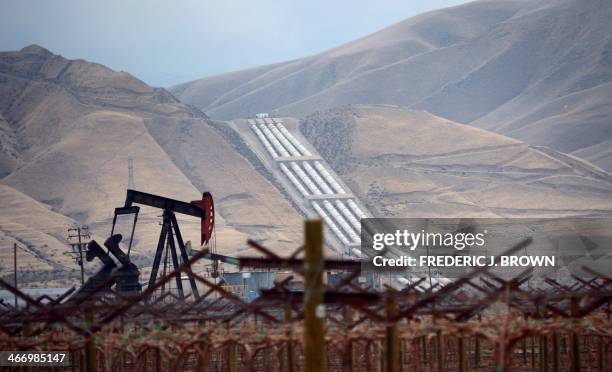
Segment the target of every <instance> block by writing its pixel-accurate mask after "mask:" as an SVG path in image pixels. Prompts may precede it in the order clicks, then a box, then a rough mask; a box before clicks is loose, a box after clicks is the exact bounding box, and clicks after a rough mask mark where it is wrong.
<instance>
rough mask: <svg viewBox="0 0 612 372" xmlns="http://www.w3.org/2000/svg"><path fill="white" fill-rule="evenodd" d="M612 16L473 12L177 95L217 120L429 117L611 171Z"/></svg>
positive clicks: (570, 8)
mask: <svg viewBox="0 0 612 372" xmlns="http://www.w3.org/2000/svg"><path fill="white" fill-rule="evenodd" d="M611 15H612V3H611V2H609V1H607V0H594V1H587V2H585V1H579V0H551V1H546V2H541V1H537V0H501V1H476V2H472V3H468V4H465V5H462V6H457V7H452V8H448V9H442V10H438V11H434V12H429V13H425V14H423V15H420V16H417V17H413V18H410V19H408V20H405V21H403V22H400V23H398V24H395V25H393V26H391V27H388V28H386V29H384V30H382V31H380V32H377V33H375V34H372V35H370V36H367V37H364V38H362V39H359V40H356V41H354V42H351V43H348V44H345V45H342V46H340V47H338V48H335V49H332V50H329V51H326V52H323V53H321V54H318V55H315V56H311V57H307V58H303V59H298V60H293V61H289V62H285V63H279V64H276V65H270V66H263V67H260V68H256V69H250V70H246V71H239V72H235V73H230V74H225V75H221V76H215V77H210V78H204V79H201V80H197V81H194V82H190V83H186V84H182V85H179V86H176V87H173V88H171V91H173V92H174V93H175V94H177V96H178V97H179V98H180V99H181V100H183V101H185V102H188V103H192V104H194V105H196V106H197V107H199V108H201V109H203V110H204V111H205V112H207V114H209V115H211V117H214V118H233V117H243V116H247V115H252V114H253V113H254V112H262V111H267V112H275V113H278V114H279V115H280V114H284V115H290V116H304V115H307V114H308V113H311V112H314V111H317V110H323V109H328V108H333V107H339V106H342V105H345V104H360V103H364V104H370V103H374V104H377V103H384V104H394V105H400V106H407V107H414V108H424V109H426V110H427V111H429V112H432V113H434V114H435V115H438V116H442V117H445V118H448V119H450V120H452V121H456V122H461V123H465V124H472V125H474V126H477V127H481V128H485V129H489V130H493V131H495V132H498V133H501V134H505V135H508V136H511V137H513V138H517V139H520V140H522V141H525V142H527V143H529V144H534V145H543V146H548V147H552V148H554V149H556V150H558V151H562V152H566V153H575V154H577V155H580V156H584V157H585V158H586V159H588V160H591V161H593V162H594V163H596V164H598V165H600V166H602V167H604V168H606V169H612V160H611V159H612V157H611V155H610V151H609V150H608V148H609V146H607V145H608V144H609V143H608V142H607V141H609V140H610V139H611V138H612V129H611V128H612V127H611V125H612V124H611V121H610V120H609V118H610V117H611V116H612V111H610V110H611V109H610V107H612V105H610V99H611V98H610V97H612V94H611V93H612V92H611V91H610V89H611V87H612V85H611V84H612V83H610V82H611V81H612V59H611V57H610V56H612V22H609V20H610V16H611ZM212 92H214V93H212ZM211 93H212V94H211Z"/></svg>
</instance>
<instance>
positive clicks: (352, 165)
mask: <svg viewBox="0 0 612 372" xmlns="http://www.w3.org/2000/svg"><path fill="white" fill-rule="evenodd" d="M300 130H301V131H302V132H303V134H304V135H305V136H306V137H307V138H309V140H310V141H311V142H312V143H313V144H314V146H315V147H316V148H317V149H318V150H319V151H320V152H321V153H322V155H323V156H324V157H325V158H326V159H327V160H328V161H329V162H330V164H331V165H332V166H333V167H334V168H335V170H336V171H337V172H339V173H340V175H341V176H342V178H343V179H344V181H345V182H347V183H348V184H349V185H350V186H351V188H352V190H353V191H354V192H356V193H357V194H358V195H359V196H360V197H361V198H363V200H364V201H365V202H366V203H367V205H368V207H369V208H370V210H371V211H372V212H373V213H374V214H375V215H377V216H380V217H384V216H388V217H391V216H393V217H460V216H461V217H467V216H472V217H477V216H479V217H555V216H566V215H576V216H594V215H610V214H611V213H612V177H611V176H610V174H609V173H607V172H605V171H603V170H601V169H600V168H598V167H596V166H593V165H592V164H589V163H587V162H584V161H582V160H580V159H577V158H573V157H570V156H567V155H564V154H560V153H557V152H555V151H553V150H550V149H547V148H534V147H531V146H528V145H526V144H525V143H523V142H520V141H517V140H514V139H510V138H508V137H504V136H501V135H498V134H495V133H491V132H488V131H485V130H482V129H477V128H473V127H470V126H466V125H461V124H458V123H453V122H450V121H448V120H446V119H443V118H440V117H437V116H434V115H431V114H429V113H427V112H424V111H417V110H410V109H405V108H401V107H397V106H389V105H353V106H349V107H344V108H342V109H335V110H330V111H324V112H319V113H315V114H312V115H310V116H308V117H307V118H306V119H305V120H304V121H303V122H302V124H301V126H300Z"/></svg>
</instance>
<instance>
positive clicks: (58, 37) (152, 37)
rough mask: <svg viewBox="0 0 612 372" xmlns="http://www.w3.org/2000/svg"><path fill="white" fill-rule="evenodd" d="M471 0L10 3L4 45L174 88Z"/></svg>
mask: <svg viewBox="0 0 612 372" xmlns="http://www.w3.org/2000/svg"><path fill="white" fill-rule="evenodd" d="M464 2H466V1H465V0H377V1H372V0H369V1H366V0H302V1H297V0H242V1H238V0H217V1H212V0H185V1H183V0H165V1H163V0H142V1H135V0H0V50H16V49H21V48H22V47H24V46H26V45H29V44H39V45H41V46H43V47H45V48H47V49H50V50H51V51H52V52H55V53H58V54H61V55H63V56H65V57H67V58H84V59H87V60H89V61H94V62H98V63H102V64H104V65H106V66H109V67H111V68H113V69H115V70H124V71H128V72H130V73H132V74H133V75H136V76H137V77H139V78H140V79H142V80H144V81H146V82H147V83H149V84H152V85H157V86H168V85H172V84H176V83H180V82H184V81H188V80H193V79H197V78H201V77H204V76H208V75H214V74H219V73H223V72H227V71H233V70H238V69H243V68H247V67H252V66H257V65H261V64H267V63H272V62H280V61H284V60H288V59H293V58H299V57H303V56H306V55H309V54H314V53H317V52H320V51H323V50H325V49H328V48H332V47H335V46H337V45H339V44H342V43H344V42H347V41H351V40H353V39H355V38H358V37H361V36H365V35H367V34H369V33H371V32H374V31H377V30H379V29H381V28H384V27H386V26H388V25H390V24H393V23H395V22H398V21H401V20H403V19H405V18H409V17H411V16H413V15H416V14H419V13H422V12H425V11H428V10H433V9H438V8H443V7H446V6H452V5H457V4H460V3H464Z"/></svg>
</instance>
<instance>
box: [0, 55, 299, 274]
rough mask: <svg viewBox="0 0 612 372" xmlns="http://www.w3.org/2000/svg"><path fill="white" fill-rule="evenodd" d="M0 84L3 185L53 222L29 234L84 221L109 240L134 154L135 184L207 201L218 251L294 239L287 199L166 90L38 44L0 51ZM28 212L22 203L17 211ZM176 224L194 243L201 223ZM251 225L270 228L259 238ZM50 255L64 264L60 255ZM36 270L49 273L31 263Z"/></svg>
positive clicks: (150, 231) (150, 243) (150, 224)
mask: <svg viewBox="0 0 612 372" xmlns="http://www.w3.org/2000/svg"><path fill="white" fill-rule="evenodd" d="M0 80H1V81H2V84H0V114H1V115H2V119H3V120H2V121H1V122H0V141H1V142H0V143H1V146H0V149H1V150H2V151H1V152H0V154H1V155H2V157H0V166H2V169H1V171H2V173H3V174H4V175H5V176H4V177H3V178H2V180H1V183H2V184H3V185H6V186H4V187H10V188H11V189H16V190H19V192H22V193H24V194H25V195H27V196H29V197H31V198H33V199H35V200H37V201H38V202H40V203H44V204H46V205H48V206H49V207H50V211H49V213H53V215H54V216H61V218H59V217H58V220H57V222H54V224H53V225H49V222H50V221H53V218H48V219H46V220H43V221H41V222H40V224H36V226H30V228H31V229H35V230H39V231H42V232H44V233H45V234H50V235H52V236H53V237H54V238H55V240H56V241H58V242H61V240H60V239H59V238H60V237H61V236H65V235H66V231H65V230H66V228H67V227H68V226H69V224H71V223H81V224H88V225H89V226H90V228H91V229H92V231H93V232H94V233H96V234H97V235H98V236H101V237H103V238H106V237H107V236H108V233H109V232H110V223H111V221H112V214H113V209H114V208H115V207H117V206H121V205H122V204H123V201H124V199H125V190H126V188H127V184H128V174H127V173H128V169H127V168H128V167H127V164H128V157H132V159H133V164H134V179H135V186H136V189H139V190H142V191H146V192H151V193H156V194H160V195H165V196H169V197H173V198H176V199H180V200H187V201H189V200H195V199H199V198H200V197H201V192H202V191H210V192H211V193H212V194H213V196H214V197H215V199H216V207H217V209H216V210H217V212H218V213H217V216H216V217H217V224H216V226H217V230H216V231H217V240H216V242H217V249H218V250H219V251H220V252H224V253H226V254H234V253H236V252H238V251H241V250H244V249H245V241H246V239H247V238H249V237H252V238H256V239H259V240H261V241H263V242H266V243H269V244H270V245H271V246H272V247H273V248H276V249H278V250H283V249H287V248H289V247H291V248H293V247H295V246H296V245H297V244H299V242H300V241H301V217H300V216H299V214H298V213H297V212H296V211H295V210H294V209H293V208H292V206H291V204H290V203H289V202H288V201H287V200H286V199H285V198H284V196H283V195H282V194H281V193H280V192H279V191H278V190H277V189H276V188H275V187H274V185H272V184H271V183H269V182H268V181H267V180H266V179H265V178H264V177H263V176H262V175H260V174H259V173H258V172H257V171H256V170H255V169H254V168H253V166H252V165H251V164H250V163H249V162H248V160H247V159H246V158H245V157H244V156H243V155H241V154H239V153H237V152H236V151H235V149H234V147H235V146H236V144H233V143H231V142H230V141H229V139H226V138H225V137H224V136H223V135H222V134H221V132H220V131H219V130H217V129H215V128H214V127H213V126H212V123H211V122H210V121H209V120H208V118H207V117H206V116H204V115H203V114H202V113H201V112H200V111H199V110H197V109H193V108H191V107H189V106H186V105H184V104H182V103H180V102H179V101H178V100H176V99H175V98H174V97H173V96H172V95H171V94H170V93H168V92H167V91H165V90H164V89H161V88H151V87H149V86H147V85H146V84H144V83H143V82H141V81H140V80H138V79H136V78H134V77H132V76H131V75H129V74H127V73H125V72H115V71H112V70H110V69H108V68H106V67H104V66H101V65H97V64H94V63H90V62H86V61H82V60H74V61H72V60H67V59H64V58H62V57H61V56H58V55H54V54H52V53H51V52H49V51H48V50H45V49H43V48H41V47H38V46H30V47H27V48H24V49H23V50H21V51H17V52H4V53H0ZM229 170H235V171H234V172H230V171H229ZM7 198H9V199H10V197H9V196H7ZM28 200H29V199H28ZM237 200H238V201H241V202H236V201H237ZM3 205H4V204H3ZM15 207H16V208H17V206H15ZM28 209H29V207H28V204H27V203H24V204H23V210H22V211H21V212H20V213H21V215H23V216H27V213H28V212H27V210H28ZM159 215H160V211H159V210H155V209H152V208H146V207H145V208H143V209H142V213H141V218H139V224H138V226H137V229H136V238H137V245H136V247H135V249H134V257H135V259H136V260H137V261H138V262H139V263H140V264H141V265H144V266H146V265H147V264H149V263H150V262H151V261H152V252H153V250H154V247H155V246H156V244H157V239H158V234H159V226H158V221H159V220H160V218H159ZM23 216H22V217H23ZM63 216H66V217H63ZM22 217H20V218H22ZM2 218H3V224H2V231H3V232H4V234H5V235H11V236H13V237H14V238H16V239H20V237H19V236H18V235H19V234H17V233H14V231H15V229H12V228H11V226H12V224H15V223H20V222H19V221H18V220H17V215H13V214H10V213H7V211H3V214H2ZM62 218H63V219H62ZM179 219H180V221H181V224H182V228H183V233H184V235H185V236H186V239H192V240H194V242H195V241H196V237H197V236H199V235H198V233H197V232H198V229H199V221H197V220H194V219H192V218H186V217H185V218H181V217H180V216H179ZM62 221H63V222H62ZM253 225H262V226H266V228H262V229H258V230H257V232H256V233H255V230H254V229H252V226H253ZM124 227H126V226H124ZM126 231H127V229H126V230H123V232H126ZM47 240H48V239H47V238H41V239H40V241H38V240H33V242H32V244H31V246H32V249H34V250H41V251H45V250H48V249H53V250H54V251H55V250H58V249H59V248H58V247H56V245H57V242H55V241H54V242H53V244H51V243H48V242H47ZM39 243H40V244H39ZM41 244H42V245H41ZM45 244H47V247H44V245H45ZM51 246H53V247H54V248H48V247H51ZM49 260H51V261H53V262H55V261H57V262H55V263H57V264H60V263H62V262H65V258H64V261H62V259H60V258H59V257H58V256H57V255H55V256H54V257H51V258H49ZM32 265H33V266H32V267H35V268H36V269H33V270H41V271H44V270H47V269H49V268H47V267H46V266H45V267H43V266H44V264H43V262H40V260H39V259H37V258H36V257H35V256H32ZM36 265H40V267H39V266H36Z"/></svg>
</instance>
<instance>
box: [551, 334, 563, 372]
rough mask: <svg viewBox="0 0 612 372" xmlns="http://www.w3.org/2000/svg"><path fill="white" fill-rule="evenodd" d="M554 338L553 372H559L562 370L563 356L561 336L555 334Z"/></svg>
mask: <svg viewBox="0 0 612 372" xmlns="http://www.w3.org/2000/svg"><path fill="white" fill-rule="evenodd" d="M552 338H553V340H552V341H553V351H552V354H553V355H552V357H553V372H559V371H560V370H561V363H560V361H561V355H560V351H559V334H558V333H556V332H555V333H553V335H552Z"/></svg>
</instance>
